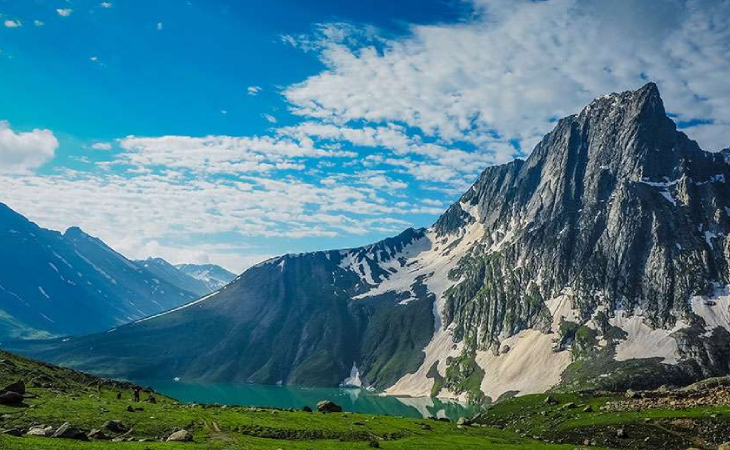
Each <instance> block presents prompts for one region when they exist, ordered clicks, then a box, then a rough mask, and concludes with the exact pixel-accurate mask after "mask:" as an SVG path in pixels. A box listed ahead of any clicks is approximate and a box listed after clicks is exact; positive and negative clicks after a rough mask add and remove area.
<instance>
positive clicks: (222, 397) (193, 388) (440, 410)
mask: <svg viewBox="0 0 730 450" xmlns="http://www.w3.org/2000/svg"><path fill="white" fill-rule="evenodd" d="M139 383H140V384H141V385H143V386H150V387H152V388H154V389H155V390H156V391H157V392H160V393H162V394H165V395H167V396H170V397H173V398H176V399H178V400H180V401H183V402H195V403H218V404H221V405H242V406H262V407H264V406H269V407H275V408H295V409H300V408H302V407H303V406H305V405H306V406H310V407H311V408H314V407H315V405H316V404H317V402H318V401H320V400H325V399H328V400H332V401H333V402H335V403H337V404H338V405H340V406H342V408H343V410H344V411H348V412H360V413H365V414H387V415H392V416H404V417H414V418H422V417H430V416H434V417H448V418H449V419H451V420H457V419H458V418H459V417H464V416H470V415H473V414H476V412H477V410H476V408H474V407H469V406H467V405H463V404H461V403H458V402H452V401H448V400H439V399H432V398H425V397H424V398H401V397H390V396H382V395H379V394H378V393H375V392H369V391H366V390H363V389H349V388H307V387H298V386H265V385H257V384H207V383H189V382H184V381H167V380H166V381H160V380H156V381H150V380H140V381H139Z"/></svg>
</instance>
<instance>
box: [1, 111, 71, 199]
mask: <svg viewBox="0 0 730 450" xmlns="http://www.w3.org/2000/svg"><path fill="white" fill-rule="evenodd" d="M57 148H58V140H57V139H56V137H55V136H54V135H53V132H52V131H51V130H40V129H35V130H33V131H30V132H25V133H23V132H20V133H18V132H15V131H13V130H12V129H11V128H10V124H8V123H7V122H5V121H0V172H13V171H25V170H28V169H33V168H36V167H38V166H40V165H41V164H43V163H44V162H46V161H48V160H49V159H51V158H53V155H54V153H55V151H56V149H57ZM5 192H7V191H5Z"/></svg>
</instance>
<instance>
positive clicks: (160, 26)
mask: <svg viewBox="0 0 730 450" xmlns="http://www.w3.org/2000/svg"><path fill="white" fill-rule="evenodd" d="M162 27H163V25H162V22H157V31H161V30H162Z"/></svg>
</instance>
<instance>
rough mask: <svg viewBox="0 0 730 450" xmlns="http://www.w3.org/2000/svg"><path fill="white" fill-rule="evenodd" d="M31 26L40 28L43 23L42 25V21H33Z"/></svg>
mask: <svg viewBox="0 0 730 450" xmlns="http://www.w3.org/2000/svg"><path fill="white" fill-rule="evenodd" d="M33 25H35V26H37V27H42V26H43V25H45V23H43V22H42V21H40V20H34V21H33Z"/></svg>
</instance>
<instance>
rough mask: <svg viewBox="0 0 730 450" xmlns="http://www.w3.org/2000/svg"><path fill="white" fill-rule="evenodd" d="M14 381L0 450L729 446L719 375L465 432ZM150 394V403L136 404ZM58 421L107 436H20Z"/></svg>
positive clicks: (103, 386) (503, 417) (0, 408)
mask: <svg viewBox="0 0 730 450" xmlns="http://www.w3.org/2000/svg"><path fill="white" fill-rule="evenodd" d="M17 380H23V381H25V384H26V387H27V392H28V394H26V397H29V398H25V399H23V403H22V404H21V405H17V406H7V405H0V431H1V432H0V448H2V449H8V450H15V449H18V450H20V449H23V450H25V449H29V448H32V449H40V450H43V449H49V450H51V449H53V450H63V449H82V450H83V449H89V450H92V449H94V450H107V449H113V450H116V449H119V450H127V449H129V450H131V449H135V450H146V449H150V450H152V449H172V450H175V449H201V450H202V449H206V450H207V449H214V450H215V449H220V450H224V449H226V450H239V449H240V450H244V449H246V450H255V449H270V450H275V449H286V450H290V449H291V450H297V449H301V450H307V449H311V450H325V449H371V448H384V449H394V450H396V449H400V450H407V449H414V450H415V449H419V450H420V449H434V450H439V449H469V448H473V449H493V450H528V449H529V450H532V449H535V450H557V449H564V450H573V449H576V448H579V449H584V448H586V447H588V446H590V448H598V449H600V448H603V449H609V448H614V449H616V448H630V449H646V450H648V449H656V448H661V449H663V450H684V449H687V448H689V447H695V448H699V449H716V448H717V447H718V445H719V444H721V443H723V442H725V440H730V408H729V407H728V405H730V380H729V379H727V378H722V379H714V380H709V381H706V382H704V383H700V384H697V385H694V386H691V387H689V388H685V389H676V390H666V389H665V390H660V391H646V392H637V393H631V392H630V393H629V394H630V395H628V396H627V395H625V394H621V395H619V394H601V395H578V394H552V395H549V396H548V395H546V394H542V395H529V396H525V397H519V398H513V399H508V400H505V401H502V402H499V403H497V404H495V405H493V406H492V407H491V408H489V410H488V411H486V412H484V413H481V414H480V415H478V416H477V417H476V418H475V419H474V423H472V424H470V425H459V424H455V423H447V422H441V421H436V420H431V419H423V420H416V419H408V418H402V417H390V416H373V415H368V414H352V413H348V412H344V413H330V414H323V413H318V412H314V413H311V412H304V411H293V410H275V409H271V408H256V407H237V406H233V407H226V406H217V405H193V404H182V403H179V402H177V401H176V400H174V399H171V398H166V397H164V396H161V395H159V394H157V393H154V392H143V393H142V394H141V398H142V401H141V402H139V403H135V402H133V401H132V390H133V389H134V387H135V386H134V385H132V384H129V383H119V382H115V381H109V380H102V379H99V378H96V377H92V376H89V375H85V374H82V373H80V372H75V371H73V370H69V369H63V368H59V367H56V366H52V365H48V364H43V363H39V362H36V361H33V360H30V359H26V358H22V357H19V356H15V355H12V354H9V353H5V352H2V351H0V388H1V387H4V386H7V385H9V384H10V383H14V382H16V381H17ZM119 392H121V393H122V398H121V399H117V394H118V393H119ZM150 395H153V396H154V397H155V399H156V403H150V402H147V401H145V400H146V399H147V398H148V397H149V396H150ZM1 396H2V394H1V393H0V397H1ZM30 397H32V398H30ZM302 406H305V405H302ZM307 406H310V407H314V406H315V405H307ZM109 421H116V422H118V423H119V424H121V426H122V427H123V430H121V431H120V430H118V429H117V430H110V429H108V428H105V424H106V423H107V422H109ZM65 422H68V423H69V424H70V425H71V426H72V427H74V428H77V429H78V430H79V431H80V432H83V433H84V435H85V434H88V433H89V432H91V431H92V430H101V431H102V433H103V434H105V439H104V440H100V439H91V440H89V441H79V440H72V439H63V438H53V437H34V436H28V435H27V432H28V431H29V430H30V429H32V428H33V427H41V428H43V427H48V429H49V430H54V431H55V430H57V429H58V428H59V427H61V426H62V425H63V424H64V423H65ZM35 429H36V430H37V429H38V428H35ZM183 429H184V430H187V431H189V432H190V433H191V436H192V439H193V440H192V442H166V439H167V437H168V436H169V435H170V434H171V433H172V432H174V431H176V430H183ZM13 434H17V435H18V436H14V435H13Z"/></svg>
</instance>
